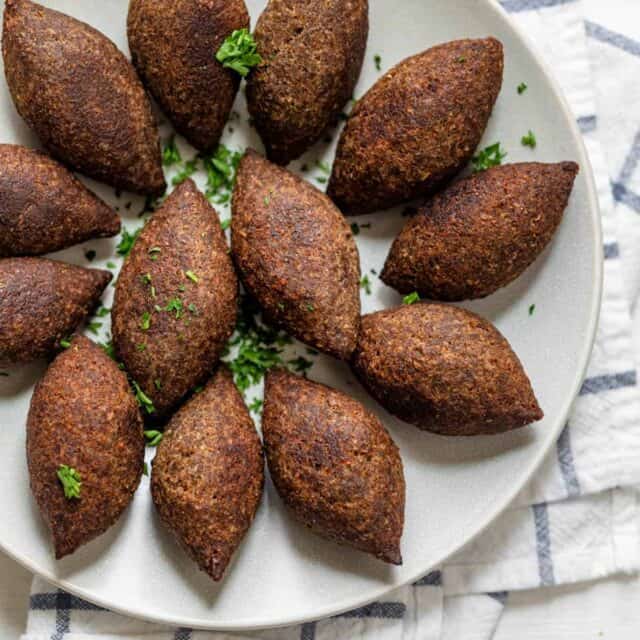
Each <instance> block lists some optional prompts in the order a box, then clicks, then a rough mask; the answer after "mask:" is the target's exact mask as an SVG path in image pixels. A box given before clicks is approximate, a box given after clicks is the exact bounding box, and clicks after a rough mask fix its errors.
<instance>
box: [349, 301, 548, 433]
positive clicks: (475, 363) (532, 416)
mask: <svg viewBox="0 0 640 640" xmlns="http://www.w3.org/2000/svg"><path fill="white" fill-rule="evenodd" d="M353 370H354V372H355V373H356V375H357V376H358V378H359V379H360V381H361V382H362V384H363V385H364V386H365V388H366V389H367V390H368V391H369V392H370V393H371V395H372V396H373V397H374V398H375V399H376V400H377V401H378V402H379V403H380V404H381V405H382V406H383V407H385V408H386V409H387V410H388V411H389V412H390V413H393V414H394V415H396V416H397V417H398V418H400V419H401V420H404V421H405V422H409V423H411V424H414V425H416V426H417V427H420V428H421V429H425V430H427V431H433V432H434V433H440V434H442V435H449V436H470V435H480V434H493V433H501V432H503V431H509V430H510V429H516V428H518V427H523V426H525V425H527V424H530V423H532V422H535V421H536V420H540V419H542V417H543V413H542V411H541V409H540V407H539V406H538V402H537V401H536V398H535V396H534V394H533V390H532V389H531V383H530V382H529V379H528V378H527V375H526V373H525V372H524V370H523V368H522V365H521V364H520V361H519V360H518V357H517V356H516V354H515V353H513V351H512V350H511V347H510V346H509V343H508V342H507V341H506V340H505V338H504V337H503V336H502V335H501V334H500V332H499V331H498V330H497V329H496V328H495V327H494V326H493V325H491V324H490V323H489V322H487V321H486V320H484V319H483V318H481V317H480V316H477V315H476V314H474V313H471V312H469V311H466V310H464V309H458V308H457V307H452V306H448V305H443V304H427V303H419V304H414V305H406V306H403V307H398V308H396V309H389V310H386V311H380V312H378V313H373V314H371V315H367V316H364V317H363V318H362V332H361V334H360V341H359V343H358V349H357V351H356V352H355V354H354V357H353Z"/></svg>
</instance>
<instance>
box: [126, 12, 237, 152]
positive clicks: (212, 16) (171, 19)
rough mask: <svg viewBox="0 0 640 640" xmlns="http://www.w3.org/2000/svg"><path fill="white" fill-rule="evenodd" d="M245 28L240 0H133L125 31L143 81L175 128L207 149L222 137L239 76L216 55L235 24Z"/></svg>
mask: <svg viewBox="0 0 640 640" xmlns="http://www.w3.org/2000/svg"><path fill="white" fill-rule="evenodd" d="M242 28H247V29H248V28H249V13H248V12H247V8H246V6H245V4H244V1H243V0H177V1H176V0H131V2H130V4H129V19H128V29H127V33H128V36H129V47H130V48H131V56H132V61H133V64H134V66H135V67H136V69H137V70H138V73H139V74H140V77H141V78H142V81H143V82H144V84H145V85H146V86H147V88H148V89H149V91H150V92H151V93H152V94H153V97H154V98H155V99H156V100H157V101H158V103H159V104H160V106H161V107H162V109H163V111H164V112H165V113H166V114H167V115H168V116H169V118H170V119H171V122H172V123H173V125H174V127H175V129H176V131H177V132H178V133H180V134H181V135H183V136H184V137H185V138H186V139H187V140H188V141H189V142H190V143H191V144H192V145H193V146H194V147H196V148H198V149H201V150H207V149H210V148H211V147H214V146H215V145H216V144H217V143H218V141H219V140H220V136H221V135H222V132H223V129H224V125H225V123H226V121H227V118H228V117H229V112H230V111H231V107H232V105H233V101H234V99H235V97H236V93H237V92H238V87H239V86H240V76H239V75H238V74H237V73H235V72H234V71H231V70H230V69H225V68H223V66H222V65H221V64H220V63H219V62H218V61H217V60H216V57H215V55H216V52H217V51H218V49H219V48H220V46H221V45H222V43H223V42H224V40H225V38H226V37H227V36H228V35H230V34H231V32H232V31H234V30H235V29H242Z"/></svg>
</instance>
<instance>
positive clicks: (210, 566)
mask: <svg viewBox="0 0 640 640" xmlns="http://www.w3.org/2000/svg"><path fill="white" fill-rule="evenodd" d="M263 484H264V459H263V455H262V445H261V444H260V438H259V437H258V434H257V432H256V429H255V427H254V425H253V421H252V420H251V417H250V416H249V413H248V411H247V409H246V407H245V405H244V402H243V401H242V397H241V396H240V394H239V393H238V390H237V389H236V387H235V385H234V383H233V378H232V377H231V374H230V373H229V371H228V370H227V369H226V368H225V367H221V368H220V369H218V371H217V373H216V374H215V376H214V377H213V378H212V380H211V381H210V382H209V383H208V384H207V386H206V387H205V388H204V390H203V391H201V392H200V393H198V394H196V395H194V396H193V398H192V399H191V400H190V401H189V402H188V403H187V404H186V405H185V406H183V407H182V408H181V409H180V410H179V411H178V413H176V415H175V416H174V417H173V418H172V419H171V421H170V422H169V425H168V427H167V429H166V431H165V434H164V438H163V439H162V442H161V443H160V445H159V447H158V453H157V454H156V457H155V459H154V461H153V473H152V475H151V494H152V496H153V501H154V503H155V506H156V509H157V510H158V513H159V514H160V517H161V518H162V520H163V521H164V523H165V524H166V525H167V527H168V528H169V529H170V530H171V531H172V533H173V534H174V535H175V537H176V538H177V539H178V541H179V542H180V543H181V544H182V546H183V547H184V548H185V550H186V551H187V553H188V554H189V555H190V556H191V557H192V558H193V560H195V562H197V563H198V566H199V567H200V568H201V569H202V570H203V571H205V572H206V573H208V574H209V575H210V576H211V578H213V580H216V581H217V580H221V579H222V576H223V574H224V572H225V569H226V568H227V565H228V564H229V562H230V560H231V556H232V555H233V553H234V552H235V550H236V549H237V548H238V546H239V545H240V542H241V541H242V538H244V535H245V534H246V532H247V531H248V529H249V526H250V525H251V522H252V521H253V518H254V516H255V514H256V511H257V510H258V505H259V504H260V497H261V496H262V487H263Z"/></svg>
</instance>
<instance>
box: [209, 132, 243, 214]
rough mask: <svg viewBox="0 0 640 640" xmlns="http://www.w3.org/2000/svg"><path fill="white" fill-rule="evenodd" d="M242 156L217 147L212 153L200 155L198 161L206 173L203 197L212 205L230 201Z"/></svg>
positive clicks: (220, 146) (221, 145) (225, 148)
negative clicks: (211, 202)
mask: <svg viewBox="0 0 640 640" xmlns="http://www.w3.org/2000/svg"><path fill="white" fill-rule="evenodd" d="M242 156H243V154H242V153H241V152H240V151H234V150H233V149H229V148H228V147H225V146H224V145H223V144H220V145H218V147H217V149H216V150H215V151H214V152H213V153H209V154H202V155H201V156H200V159H201V160H202V164H203V166H204V170H205V171H206V173H207V188H206V190H205V195H206V196H207V198H209V199H210V200H212V201H213V203H214V204H226V203H227V202H229V200H230V199H231V192H232V191H233V184H234V182H235V178H236V171H237V169H238V165H239V164H240V160H242Z"/></svg>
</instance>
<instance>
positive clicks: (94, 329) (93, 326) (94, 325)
mask: <svg viewBox="0 0 640 640" xmlns="http://www.w3.org/2000/svg"><path fill="white" fill-rule="evenodd" d="M101 326H102V322H89V324H87V329H89V331H91V333H93V335H95V336H97V335H98V329H100V327H101Z"/></svg>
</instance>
